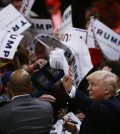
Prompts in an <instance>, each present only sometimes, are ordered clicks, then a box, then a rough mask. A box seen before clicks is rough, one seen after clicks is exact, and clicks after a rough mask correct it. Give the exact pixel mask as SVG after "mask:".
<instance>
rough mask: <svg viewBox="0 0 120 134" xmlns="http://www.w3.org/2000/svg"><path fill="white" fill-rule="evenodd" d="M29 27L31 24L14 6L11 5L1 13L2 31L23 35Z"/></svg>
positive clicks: (0, 26) (0, 27)
mask: <svg viewBox="0 0 120 134" xmlns="http://www.w3.org/2000/svg"><path fill="white" fill-rule="evenodd" d="M29 27H30V23H29V22H28V21H27V20H26V19H25V18H24V17H23V16H22V15H21V14H20V13H19V12H18V11H17V9H16V8H15V7H14V6H13V5H12V4H9V5H8V6H7V7H5V8H4V9H2V10H1V11H0V31H6V32H7V31H9V32H11V33H14V34H21V33H22V32H24V31H25V30H26V29H27V28H29Z"/></svg>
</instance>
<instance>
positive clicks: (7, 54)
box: [4, 34, 17, 57]
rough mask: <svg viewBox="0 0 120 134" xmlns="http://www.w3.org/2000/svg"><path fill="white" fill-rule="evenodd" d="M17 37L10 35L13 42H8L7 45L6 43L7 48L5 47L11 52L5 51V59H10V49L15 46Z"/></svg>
mask: <svg viewBox="0 0 120 134" xmlns="http://www.w3.org/2000/svg"><path fill="white" fill-rule="evenodd" d="M16 37H17V35H14V34H12V35H10V39H11V40H8V41H7V43H6V46H5V48H7V49H9V50H4V56H5V57H8V56H9V54H10V49H12V46H13V44H14V40H15V39H16Z"/></svg>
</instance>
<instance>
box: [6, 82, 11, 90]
mask: <svg viewBox="0 0 120 134" xmlns="http://www.w3.org/2000/svg"><path fill="white" fill-rule="evenodd" d="M5 90H6V91H8V90H10V83H9V82H7V87H6V88H5Z"/></svg>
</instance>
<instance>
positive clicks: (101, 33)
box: [87, 20, 120, 60]
mask: <svg viewBox="0 0 120 134" xmlns="http://www.w3.org/2000/svg"><path fill="white" fill-rule="evenodd" d="M94 27H95V29H94V32H95V38H96V40H97V42H98V45H99V47H100V48H101V50H102V51H103V53H104V55H105V56H106V57H107V58H108V59H111V60H119V59H120V35H118V34H117V33H115V32H114V31H112V30H111V29H110V28H108V27H107V26H106V25H104V24H103V23H101V22H100V21H98V20H95V21H94ZM92 32H93V31H92V28H91V25H90V26H89V29H88V39H87V45H88V47H89V48H94V47H95V46H94V38H93V33H92Z"/></svg>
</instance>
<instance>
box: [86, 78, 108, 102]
mask: <svg viewBox="0 0 120 134" xmlns="http://www.w3.org/2000/svg"><path fill="white" fill-rule="evenodd" d="M88 83H89V86H88V91H89V97H90V98H91V99H94V100H96V101H101V100H104V99H105V91H106V88H105V87H104V86H103V84H102V82H101V81H100V80H99V79H97V78H94V79H91V80H89V81H88Z"/></svg>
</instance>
